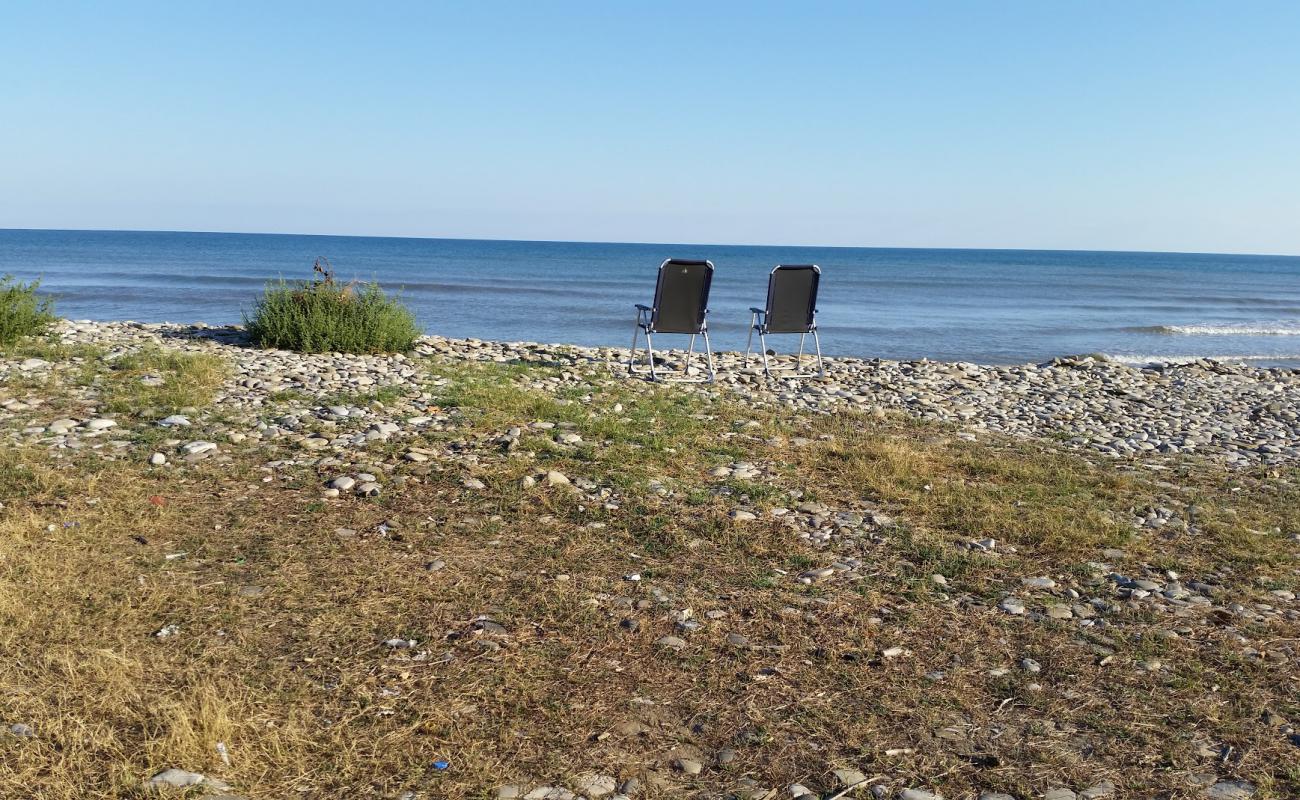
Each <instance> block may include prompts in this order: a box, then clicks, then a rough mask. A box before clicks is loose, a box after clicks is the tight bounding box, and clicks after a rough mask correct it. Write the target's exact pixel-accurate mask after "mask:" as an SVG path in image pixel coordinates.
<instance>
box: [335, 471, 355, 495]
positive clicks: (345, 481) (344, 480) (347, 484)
mask: <svg viewBox="0 0 1300 800" xmlns="http://www.w3.org/2000/svg"><path fill="white" fill-rule="evenodd" d="M356 485H357V479H356V478H354V477H352V476H351V475H340V476H338V477H337V478H335V479H334V480H332V481H330V483H329V486H330V488H331V489H338V490H339V491H340V492H346V491H348V490H349V489H351V488H352V487H353V486H356Z"/></svg>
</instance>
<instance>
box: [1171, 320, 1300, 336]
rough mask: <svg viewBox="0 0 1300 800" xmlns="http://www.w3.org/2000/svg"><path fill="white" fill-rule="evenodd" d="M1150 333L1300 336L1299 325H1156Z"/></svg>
mask: <svg viewBox="0 0 1300 800" xmlns="http://www.w3.org/2000/svg"><path fill="white" fill-rule="evenodd" d="M1151 331H1152V332H1154V333H1164V334H1170V335H1174V336H1300V324H1287V323H1276V324H1271V323H1270V324H1261V325H1157V326H1155V327H1153V328H1151Z"/></svg>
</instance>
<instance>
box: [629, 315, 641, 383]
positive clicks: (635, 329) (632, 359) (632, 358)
mask: <svg viewBox="0 0 1300 800" xmlns="http://www.w3.org/2000/svg"><path fill="white" fill-rule="evenodd" d="M640 330H641V323H640V321H639V320H638V321H637V324H636V325H635V326H633V328H632V351H631V352H630V353H628V357H627V374H628V375H631V374H633V373H634V372H636V369H634V368H635V367H636V339H637V334H638V333H639V332H640Z"/></svg>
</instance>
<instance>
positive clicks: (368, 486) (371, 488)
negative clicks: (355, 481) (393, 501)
mask: <svg viewBox="0 0 1300 800" xmlns="http://www.w3.org/2000/svg"><path fill="white" fill-rule="evenodd" d="M380 488H381V487H380V485H379V484H377V483H375V482H374V481H366V482H365V483H363V484H361V485H359V486H357V494H358V495H360V496H362V497H375V496H377V495H378V494H379V490H380Z"/></svg>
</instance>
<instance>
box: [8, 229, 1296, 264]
mask: <svg viewBox="0 0 1300 800" xmlns="http://www.w3.org/2000/svg"><path fill="white" fill-rule="evenodd" d="M5 231H15V232H43V233H188V234H197V235H213V236H302V237H307V236H314V237H320V238H333V239H411V240H425V241H453V242H516V243H520V244H627V245H641V246H658V247H766V248H783V247H784V248H801V249H823V250H950V251H956V252H978V251H983V252H989V251H992V252H1018V253H1134V254H1150V255H1182V256H1247V257H1252V258H1300V253H1265V252H1254V253H1230V252H1219V251H1211V250H1125V249H1106V248H1099V249H1094V248H1078V247H956V246H948V247H917V246H906V247H900V246H893V245H850V244H756V243H737V242H650V241H637V242H632V241H624V240H618V239H511V238H506V237H470V236H419V235H414V234H404V235H403V234H386V235H378V234H354V233H299V232H292V231H217V230H206V231H199V230H178V229H150V228H5V227H0V232H5Z"/></svg>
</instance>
